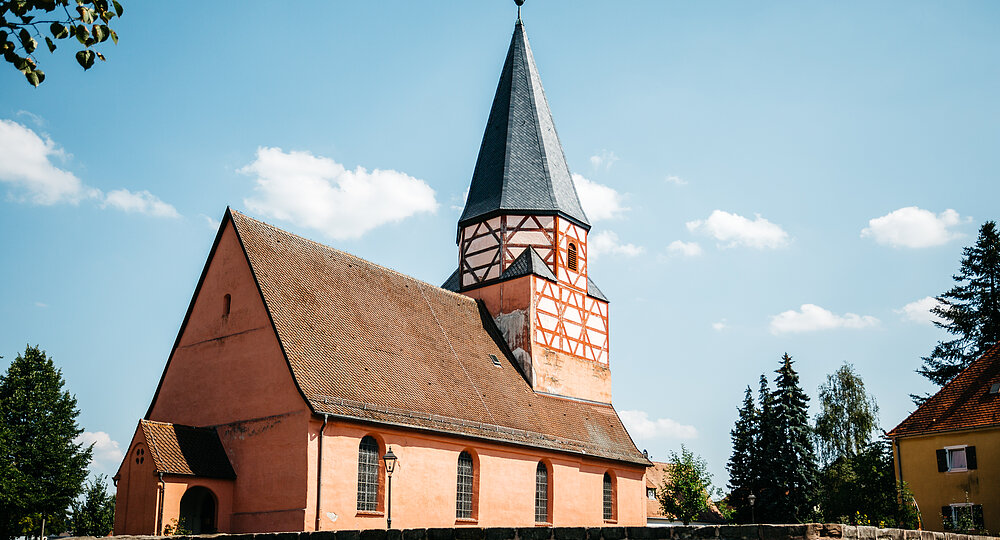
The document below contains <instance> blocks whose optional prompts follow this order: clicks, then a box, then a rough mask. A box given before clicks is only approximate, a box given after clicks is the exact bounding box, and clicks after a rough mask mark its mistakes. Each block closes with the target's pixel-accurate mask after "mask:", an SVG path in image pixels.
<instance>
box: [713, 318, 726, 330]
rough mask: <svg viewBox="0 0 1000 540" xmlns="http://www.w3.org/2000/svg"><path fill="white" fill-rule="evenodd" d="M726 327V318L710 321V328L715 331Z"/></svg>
mask: <svg viewBox="0 0 1000 540" xmlns="http://www.w3.org/2000/svg"><path fill="white" fill-rule="evenodd" d="M726 328H729V324H728V323H726V319H722V320H721V321H719V322H714V323H712V330H715V331H716V332H721V331H723V330H725V329H726Z"/></svg>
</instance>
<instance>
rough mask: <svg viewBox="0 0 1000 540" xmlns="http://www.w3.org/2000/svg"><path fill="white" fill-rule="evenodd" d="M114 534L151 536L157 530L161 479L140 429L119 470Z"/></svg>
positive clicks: (133, 437)
mask: <svg viewBox="0 0 1000 540" xmlns="http://www.w3.org/2000/svg"><path fill="white" fill-rule="evenodd" d="M118 476H119V479H118V482H117V485H116V486H115V487H116V493H115V526H114V530H115V534H151V533H153V532H155V530H156V515H157V512H156V511H157V508H158V506H159V504H158V503H159V495H158V488H159V479H158V477H157V475H156V466H155V465H154V463H153V457H152V455H151V454H150V453H149V449H148V448H147V447H146V444H145V443H144V442H142V435H141V431H140V429H139V428H137V429H136V433H135V434H134V435H133V436H132V443H131V444H130V445H129V448H128V450H127V451H126V452H125V459H124V460H123V461H122V465H121V467H120V468H119V470H118Z"/></svg>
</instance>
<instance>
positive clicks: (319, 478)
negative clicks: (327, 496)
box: [314, 414, 330, 531]
mask: <svg viewBox="0 0 1000 540" xmlns="http://www.w3.org/2000/svg"><path fill="white" fill-rule="evenodd" d="M329 420H330V415H328V414H323V425H322V426H320V428H319V437H318V438H317V439H316V440H317V441H318V442H319V455H318V456H317V457H316V527H315V529H314V530H317V531H318V530H319V513H320V510H319V508H320V506H319V504H320V502H321V501H322V499H323V432H324V431H326V423H327V421H329Z"/></svg>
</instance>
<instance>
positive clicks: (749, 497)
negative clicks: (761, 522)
mask: <svg viewBox="0 0 1000 540" xmlns="http://www.w3.org/2000/svg"><path fill="white" fill-rule="evenodd" d="M747 500H748V501H750V519H751V520H753V522H754V523H757V515H756V513H755V512H754V510H753V504H754V503H755V502H757V496H756V495H754V494H753V493H751V494H749V495H747Z"/></svg>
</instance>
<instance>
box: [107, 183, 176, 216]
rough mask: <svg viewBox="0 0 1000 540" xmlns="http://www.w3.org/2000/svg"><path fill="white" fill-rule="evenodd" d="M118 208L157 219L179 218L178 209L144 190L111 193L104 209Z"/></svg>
mask: <svg viewBox="0 0 1000 540" xmlns="http://www.w3.org/2000/svg"><path fill="white" fill-rule="evenodd" d="M109 206H110V207H112V208H117V209H118V210H121V211H123V212H129V213H138V214H147V215H150V216H155V217H166V218H178V217H181V215H180V214H178V213H177V209H176V208H174V207H173V206H171V205H169V204H167V203H165V202H163V201H161V200H160V199H159V198H158V197H156V196H155V195H153V194H152V193H150V192H148V191H146V190H142V191H136V192H132V191H129V190H127V189H116V190H114V191H109V192H108V194H107V196H106V197H104V203H103V204H102V205H101V207H102V208H107V207H109Z"/></svg>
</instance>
